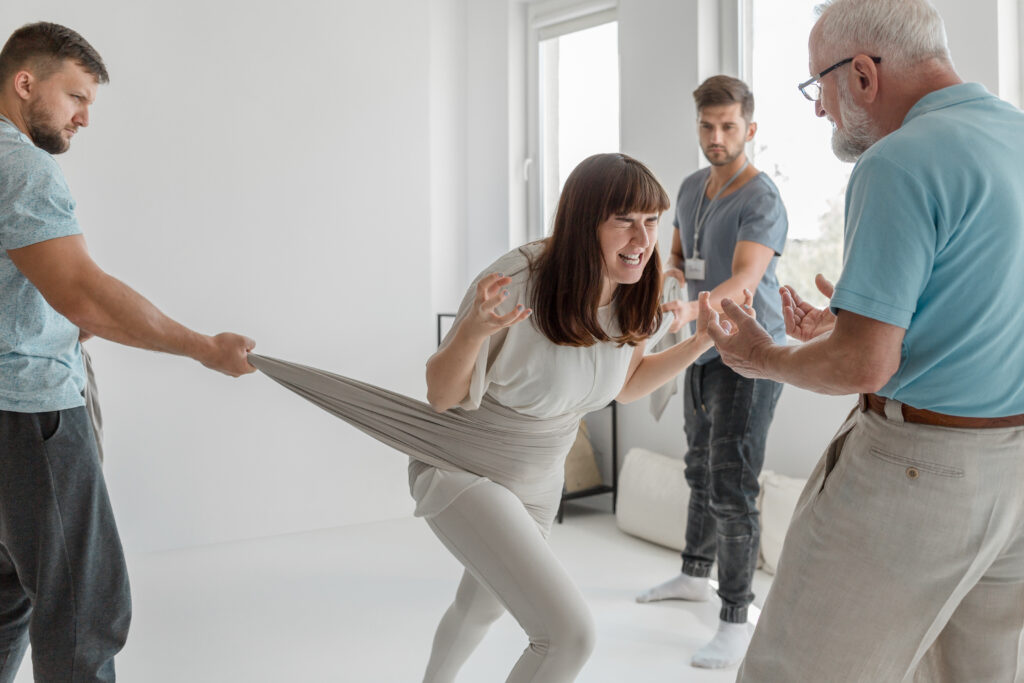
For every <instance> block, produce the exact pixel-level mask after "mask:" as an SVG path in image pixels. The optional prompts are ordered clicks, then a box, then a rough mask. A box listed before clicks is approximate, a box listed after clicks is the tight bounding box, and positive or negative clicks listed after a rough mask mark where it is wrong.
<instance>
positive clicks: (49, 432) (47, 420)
mask: <svg viewBox="0 0 1024 683" xmlns="http://www.w3.org/2000/svg"><path fill="white" fill-rule="evenodd" d="M36 418H37V419H38V421H39V436H40V437H42V439H43V441H44V442H46V441H49V440H50V439H52V438H53V437H54V436H56V435H57V432H58V431H60V425H61V422H62V420H61V415H60V411H59V410H53V411H50V412H46V413H36Z"/></svg>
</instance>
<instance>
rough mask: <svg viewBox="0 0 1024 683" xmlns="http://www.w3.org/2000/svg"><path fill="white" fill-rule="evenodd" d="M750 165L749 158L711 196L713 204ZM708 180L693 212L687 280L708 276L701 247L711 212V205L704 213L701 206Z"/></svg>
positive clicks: (685, 266) (686, 262)
mask: <svg viewBox="0 0 1024 683" xmlns="http://www.w3.org/2000/svg"><path fill="white" fill-rule="evenodd" d="M749 165H750V160H749V159H748V160H745V161H744V162H743V165H742V166H741V167H740V170H738V171H736V173H734V174H733V176H732V177H731V178H729V181H728V182H726V183H725V185H723V186H722V187H721V189H719V190H718V192H716V193H715V196H714V197H712V198H711V203H712V204H714V202H715V200H716V199H718V198H719V197H721V196H722V193H723V192H725V191H726V190H727V189H729V186H730V185H732V184H733V181H735V180H736V179H737V178H739V177H740V174H741V173H743V171H745V170H746V168H747V166H749ZM708 182H710V177H709V178H708V180H707V181H705V183H704V188H703V189H702V190H701V193H700V196H699V198H698V200H697V208H696V210H695V211H694V212H693V224H694V230H693V258H688V259H686V260H684V261H683V274H684V275H686V279H687V280H703V279H704V278H705V277H707V272H706V271H707V261H705V260H704V259H702V258H701V257H700V248H699V247H700V234H701V231H702V230H703V229H704V223H705V222H706V221H707V218H708V214H709V213H711V206H709V207H708V210H707V211H706V212H705V213H704V214H703V215H702V214H701V208H702V207H703V206H704V194H705V193H706V192H707V187H708V185H707V184H708Z"/></svg>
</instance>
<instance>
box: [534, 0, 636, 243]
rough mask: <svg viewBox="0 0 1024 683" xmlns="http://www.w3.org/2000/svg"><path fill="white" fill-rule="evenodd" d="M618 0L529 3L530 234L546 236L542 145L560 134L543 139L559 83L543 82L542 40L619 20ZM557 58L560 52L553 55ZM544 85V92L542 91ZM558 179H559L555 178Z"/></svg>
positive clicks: (554, 114)
mask: <svg viewBox="0 0 1024 683" xmlns="http://www.w3.org/2000/svg"><path fill="white" fill-rule="evenodd" d="M617 9H618V0H546V1H543V2H536V3H532V4H531V5H530V6H529V9H528V12H527V20H526V30H527V50H526V73H527V88H526V108H527V130H526V144H527V150H528V156H527V158H526V160H525V162H524V164H523V178H524V180H525V181H526V185H527V237H528V239H530V240H537V239H541V238H542V237H544V233H545V227H546V226H545V222H546V220H547V217H546V216H544V215H542V214H543V206H544V202H543V195H544V191H545V175H546V173H547V171H548V169H545V168H544V167H543V159H544V158H545V155H544V154H542V151H543V146H545V145H547V146H552V145H554V144H557V138H555V139H553V140H552V139H547V140H545V139H544V136H543V131H544V130H550V129H551V128H550V127H545V126H543V125H542V123H541V113H542V112H543V111H544V110H545V107H544V104H545V102H544V99H543V98H544V97H545V96H547V97H552V96H553V97H557V84H555V85H552V84H550V83H548V84H542V83H541V73H540V58H539V54H540V44H541V42H542V41H545V40H549V39H551V38H557V37H559V36H563V35H566V34H569V33H575V32H577V31H582V30H584V29H588V28H593V27H594V26H600V25H602V24H607V23H609V22H612V21H617V20H618V13H617ZM554 58H555V59H557V53H556V54H555V55H554ZM542 87H543V92H542ZM545 113H546V115H547V119H548V121H547V125H548V126H555V127H556V129H557V120H558V111H557V109H555V108H553V107H548V108H547V111H546V112H545ZM556 182H557V181H556Z"/></svg>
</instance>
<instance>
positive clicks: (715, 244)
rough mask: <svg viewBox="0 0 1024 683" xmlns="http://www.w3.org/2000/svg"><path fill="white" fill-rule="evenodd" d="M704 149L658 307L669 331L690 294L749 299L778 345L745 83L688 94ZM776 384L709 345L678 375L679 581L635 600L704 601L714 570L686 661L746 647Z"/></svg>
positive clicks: (781, 335) (762, 194)
mask: <svg viewBox="0 0 1024 683" xmlns="http://www.w3.org/2000/svg"><path fill="white" fill-rule="evenodd" d="M693 95H694V100H695V102H696V105H697V114H698V131H699V135H700V144H701V149H702V150H703V152H704V156H705V157H707V160H708V161H709V162H711V166H710V167H709V168H705V169H701V170H699V171H697V172H696V173H694V174H693V175H691V176H689V177H688V178H686V180H684V181H683V184H682V187H680V188H679V195H678V197H677V199H676V214H675V221H674V223H673V225H674V226H675V228H676V231H675V233H673V236H672V254H671V257H670V259H669V263H668V269H667V270H666V273H665V276H666V277H675V278H677V279H678V280H679V281H680V282H681V283H685V284H686V286H687V289H688V291H689V295H690V301H688V302H675V303H672V304H666V306H665V309H666V310H671V311H672V312H673V313H675V315H676V322H675V323H674V327H673V330H675V329H678V328H679V327H681V326H682V325H684V324H687V323H689V324H692V321H694V320H696V318H697V311H698V309H697V294H698V292H701V291H710V292H711V304H712V306H714V307H716V308H719V309H720V308H721V301H722V300H723V299H732V300H734V301H742V300H743V297H744V290H745V289H746V290H749V291H750V292H751V293H752V294H753V299H754V301H753V306H754V310H755V312H756V314H757V318H758V320H759V321H760V322H761V323H762V324H763V325H764V326H765V329H767V330H768V332H769V333H771V334H772V336H773V337H774V338H775V340H776V341H777V342H779V343H784V342H785V339H786V329H785V322H784V320H783V317H782V305H781V299H780V297H779V284H778V281H777V280H776V278H775V264H776V262H777V261H778V257H779V256H780V255H781V254H782V249H783V246H784V245H785V243H786V231H787V228H788V222H787V219H786V209H785V207H784V206H783V205H782V199H781V198H780V197H779V191H778V189H776V187H775V184H774V183H773V182H772V181H771V179H770V178H769V177H768V176H767V175H766V174H764V173H762V172H760V171H758V170H757V169H756V168H754V167H753V166H752V165H751V164H750V162H749V160H748V159H747V155H746V152H745V151H744V146H745V144H746V143H747V142H749V141H750V140H751V139H753V137H754V133H755V132H756V131H757V124H756V123H754V122H753V121H752V117H753V113H754V97H753V95H752V94H751V92H750V90H749V88H748V87H747V86H746V84H744V83H743V82H742V81H739V80H737V79H735V78H730V77H728V76H714V77H712V78H709V79H708V80H706V81H705V82H704V83H702V84H701V85H700V87H699V88H697V90H696V91H694V93H693ZM781 391H782V385H781V384H778V383H776V382H771V381H768V380H752V379H747V378H744V377H741V376H740V375H738V374H737V373H735V372H733V371H732V370H731V369H730V368H729V367H727V366H726V365H724V364H723V363H722V361H721V359H720V358H719V357H718V353H717V352H716V351H715V349H710V350H709V351H708V352H707V353H705V354H704V355H703V356H701V357H700V358H699V359H698V360H697V362H696V363H694V364H693V365H692V366H691V367H690V368H689V369H688V370H687V371H686V376H685V390H684V403H685V408H684V410H685V426H686V440H687V446H688V449H687V453H686V479H687V482H688V483H689V485H690V505H689V512H688V515H687V526H686V548H685V549H684V550H683V554H682V556H683V566H682V574H681V575H679V576H676V577H673V578H672V579H670V580H669V581H666V582H665V583H663V584H660V585H658V586H655V587H654V588H652V589H650V590H648V591H647V592H645V593H643V594H642V595H640V596H639V597H638V598H637V600H638V601H640V602H651V601H655V600H665V599H683V600H707V599H708V598H709V585H708V578H709V576H710V574H711V565H712V564H713V563H714V562H715V561H716V560H717V562H718V582H719V589H718V595H719V597H720V598H721V600H722V608H721V611H720V612H719V619H720V623H719V629H718V633H717V634H716V635H715V637H714V639H712V641H711V642H710V643H708V644H707V645H705V646H703V647H702V648H701V649H700V650H698V651H697V652H696V654H694V656H693V659H692V663H693V665H694V666H699V667H703V668H723V667H728V666H732V665H734V664H736V663H737V662H739V661H740V660H741V659H742V658H743V655H744V653H745V652H746V648H747V645H748V644H749V642H750V629H749V628H748V625H747V608H748V606H749V605H750V603H751V602H752V601H753V599H754V594H753V592H751V580H752V578H753V574H754V569H755V567H756V565H757V556H758V546H759V543H760V521H759V517H758V512H757V507H756V501H757V495H758V492H759V487H758V482H757V478H758V475H759V474H760V472H761V465H762V464H763V462H764V447H765V439H766V437H767V434H768V427H769V425H770V424H771V420H772V416H773V414H774V412H775V404H776V402H777V401H778V399H779V394H780V393H781Z"/></svg>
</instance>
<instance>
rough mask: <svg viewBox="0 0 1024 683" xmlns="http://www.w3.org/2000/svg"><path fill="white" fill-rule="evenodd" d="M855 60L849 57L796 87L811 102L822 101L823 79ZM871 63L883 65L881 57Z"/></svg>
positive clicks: (873, 59)
mask: <svg viewBox="0 0 1024 683" xmlns="http://www.w3.org/2000/svg"><path fill="white" fill-rule="evenodd" d="M854 59H855V58H854V57H847V58H846V59H844V60H842V61H839V62H836V63H835V64H833V65H832V66H830V67H829V68H827V69H825V70H824V71H822V72H821V73H820V74H818V75H817V76H812V77H811V78H808V79H807V80H806V81H804V82H803V83H801V84H800V85H798V86H796V87H798V88H800V93H801V94H802V95H803V96H804V97H806V98H807V99H809V100H810V101H811V102H817V101H818V100H819V99H821V83H820V81H821V79H822V77H823V76H824V75H825V74H828V73H831V72H832V71H835V70H836V69H838V68H839V67H841V66H843V65H844V64H849V63H850V62H852V61H853V60H854ZM871 61H872V62H874V63H875V64H881V63H882V58H881V57H872V58H871Z"/></svg>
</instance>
